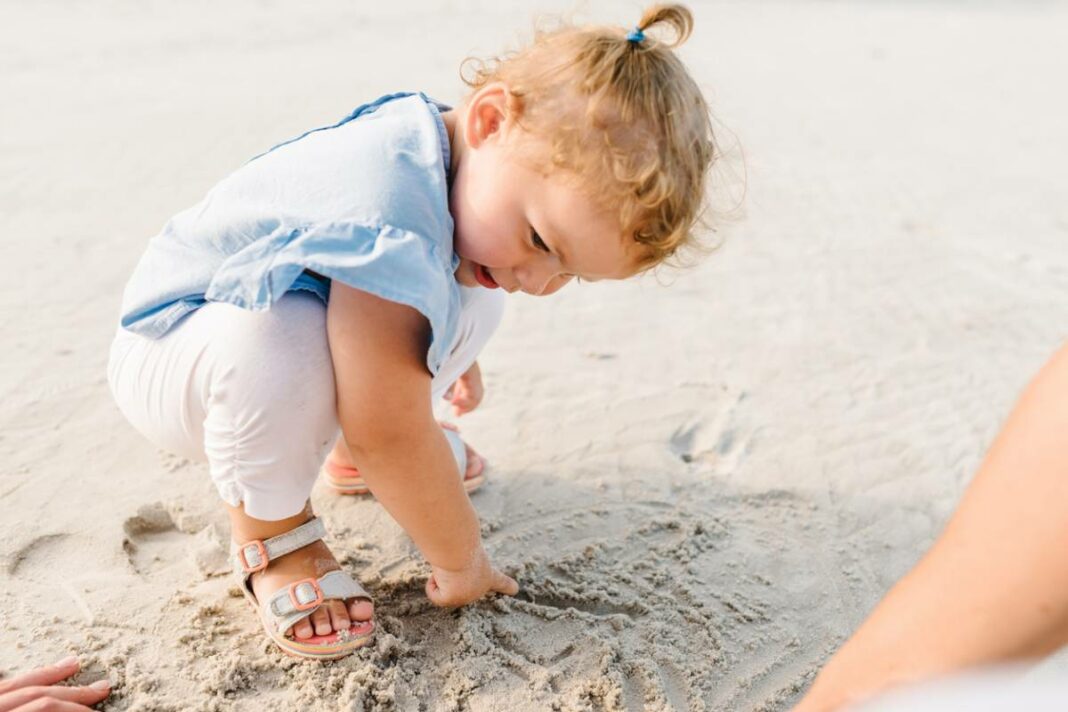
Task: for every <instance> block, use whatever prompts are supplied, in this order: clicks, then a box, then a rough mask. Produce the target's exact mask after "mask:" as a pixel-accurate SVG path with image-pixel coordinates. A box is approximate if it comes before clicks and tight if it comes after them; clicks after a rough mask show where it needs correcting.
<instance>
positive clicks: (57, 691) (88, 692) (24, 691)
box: [0, 680, 111, 712]
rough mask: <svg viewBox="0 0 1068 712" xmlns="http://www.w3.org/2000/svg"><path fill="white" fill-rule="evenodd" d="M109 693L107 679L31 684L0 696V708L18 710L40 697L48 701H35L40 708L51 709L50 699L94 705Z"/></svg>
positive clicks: (109, 687) (109, 685) (109, 686)
mask: <svg viewBox="0 0 1068 712" xmlns="http://www.w3.org/2000/svg"><path fill="white" fill-rule="evenodd" d="M109 694H111V684H110V683H109V682H108V681H107V680H100V681H98V682H94V683H93V684H91V685H85V686H82V687H65V686H58V685H32V686H29V687H21V689H19V690H15V691H14V692H10V693H7V694H6V695H4V696H3V697H0V710H4V712H6V710H18V709H19V708H20V707H21V706H23V705H29V703H30V702H33V701H34V700H40V699H47V700H49V703H43V702H37V705H40V706H41V707H42V709H51V708H50V707H49V705H50V703H51V702H52V701H64V702H74V703H76V705H84V706H89V705H96V703H97V702H99V701H100V700H103V699H104V698H105V697H107V696H108V695H109ZM9 706H10V707H9Z"/></svg>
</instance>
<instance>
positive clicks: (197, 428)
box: [108, 287, 503, 521]
mask: <svg viewBox="0 0 1068 712" xmlns="http://www.w3.org/2000/svg"><path fill="white" fill-rule="evenodd" d="M461 296H462V304H463V311H462V314H461V317H460V325H459V329H458V333H457V337H456V340H455V342H454V343H453V345H452V348H451V349H450V353H449V356H448V358H447V359H446V360H445V363H444V364H443V366H442V368H441V370H440V371H439V372H438V374H437V375H436V376H435V377H434V378H433V380H432V382H431V395H432V398H433V401H432V402H433V403H438V402H439V399H440V398H441V397H442V395H444V393H445V391H446V390H447V389H448V387H449V386H450V385H451V384H452V383H453V382H454V381H455V380H456V379H457V378H458V377H459V376H460V375H461V374H463V373H464V372H465V371H466V370H467V369H468V368H470V367H471V364H473V363H474V362H475V359H476V357H477V356H478V353H479V352H480V351H481V350H482V347H483V346H484V345H485V344H486V342H487V341H488V340H489V337H490V336H491V335H492V334H493V331H494V330H495V329H496V328H497V324H498V323H499V322H500V318H501V314H502V312H503V298H502V297H501V295H500V294H498V293H496V291H490V290H487V289H481V288H474V289H468V288H466V287H461ZM108 383H110V385H111V392H112V394H113V395H114V396H115V402H116V403H118V405H119V409H120V410H121V411H122V413H123V415H125V416H126V418H127V419H128V420H129V421H130V423H131V424H132V425H133V426H134V427H135V428H136V429H137V430H138V431H140V432H141V433H142V434H143V435H144V436H145V437H147V438H148V439H149V440H151V441H152V442H153V443H155V444H156V445H157V446H159V447H161V448H163V449H164V450H168V451H170V452H173V453H175V454H177V455H181V456H183V457H186V458H189V459H193V460H206V461H207V463H208V470H209V471H210V473H211V478H212V480H213V481H214V483H215V487H216V488H217V489H218V491H219V495H220V496H221V497H222V498H223V500H224V501H226V502H227V503H228V504H231V505H233V506H238V505H239V504H241V503H242V502H243V503H244V506H245V512H246V514H248V515H249V516H251V517H254V518H256V519H264V520H272V521H273V520H278V519H283V518H285V517H290V516H293V515H295V514H297V513H298V512H300V511H301V509H303V507H304V505H305V503H306V502H307V500H308V495H309V494H310V493H311V489H312V485H314V484H315V478H316V476H317V475H318V472H319V468H320V466H321V465H322V462H323V460H324V458H325V457H326V454H327V452H328V451H329V449H330V447H331V446H332V445H333V442H334V440H335V439H336V437H337V435H338V423H337V410H336V402H335V390H334V368H333V364H332V362H331V359H330V349H329V346H328V344H327V336H326V307H325V306H324V305H323V303H322V302H321V301H320V300H319V299H318V298H317V297H315V296H314V295H311V294H308V293H300V292H291V293H289V294H287V295H285V296H284V297H282V299H280V300H279V301H278V302H277V303H276V304H275V305H274V306H272V307H271V309H270V310H268V311H264V312H252V311H248V310H245V309H241V308H239V307H235V306H232V305H230V304H223V303H209V304H206V305H205V306H203V307H201V308H200V309H198V310H197V311H195V312H193V313H192V314H190V315H189V316H188V317H186V318H185V319H183V320H182V321H181V322H179V323H178V324H177V325H176V326H175V327H174V328H173V329H171V331H169V332H167V334H165V335H164V336H163V337H162V338H160V339H156V340H152V339H146V338H143V337H141V336H138V335H136V334H132V333H130V332H128V331H125V330H123V329H119V331H118V333H117V334H116V336H115V340H114V342H113V343H112V346H111V354H110V359H109V361H108Z"/></svg>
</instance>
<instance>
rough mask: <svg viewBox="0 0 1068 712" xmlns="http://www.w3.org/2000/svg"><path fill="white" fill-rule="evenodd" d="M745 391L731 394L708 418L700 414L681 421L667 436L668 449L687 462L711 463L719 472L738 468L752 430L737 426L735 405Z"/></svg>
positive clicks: (747, 446) (748, 445) (750, 438)
mask: <svg viewBox="0 0 1068 712" xmlns="http://www.w3.org/2000/svg"><path fill="white" fill-rule="evenodd" d="M745 396H746V394H745V391H741V392H739V393H737V394H735V395H733V396H732V397H731V398H730V399H729V400H728V401H727V402H726V403H725V404H724V405H723V406H722V407H721V408H720V410H719V412H718V413H716V414H715V415H713V416H712V417H711V418H705V417H699V418H695V419H694V420H691V421H690V422H688V423H686V424H684V425H680V426H679V427H678V428H676V429H675V432H674V433H672V435H671V437H670V438H669V439H668V450H669V451H670V452H671V453H672V454H673V455H674V456H675V457H677V458H678V459H679V460H681V461H682V462H684V463H686V464H688V465H689V464H694V463H696V464H701V463H704V464H706V465H711V466H712V468H713V469H714V470H715V471H716V472H717V473H718V474H727V473H730V472H733V471H734V470H735V469H737V467H738V465H739V464H740V463H741V461H742V458H743V457H745V455H746V453H748V451H749V447H750V444H751V440H752V437H753V433H752V432H747V431H746V430H745V429H743V428H742V427H740V425H739V422H738V417H737V412H738V406H739V405H741V404H742V402H744V400H745Z"/></svg>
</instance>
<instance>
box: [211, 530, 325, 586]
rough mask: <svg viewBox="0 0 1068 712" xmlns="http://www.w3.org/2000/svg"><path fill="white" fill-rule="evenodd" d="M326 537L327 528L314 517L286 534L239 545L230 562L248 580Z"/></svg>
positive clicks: (236, 571)
mask: <svg viewBox="0 0 1068 712" xmlns="http://www.w3.org/2000/svg"><path fill="white" fill-rule="evenodd" d="M325 536H326V526H325V525H324V524H323V520H322V519H319V518H318V517H313V518H311V519H309V520H308V521H306V522H304V523H303V524H301V525H300V526H299V527H297V528H296V529H291V530H289V531H287V532H285V533H284V534H279V535H278V536H273V537H271V538H270V539H266V540H262V541H261V540H259V539H254V540H253V541H249V542H246V543H244V544H240V545H238V547H237V551H236V552H235V553H234V555H233V556H232V557H231V559H230V561H231V564H232V565H233V567H234V573H236V574H237V575H238V577H240V578H242V579H247V578H248V577H249V576H251V575H252V574H254V573H256V572H257V571H263V570H264V569H266V568H267V565H268V564H269V563H271V562H272V561H274V560H275V559H277V558H280V557H282V556H285V555H286V554H290V553H292V552H294V551H296V550H297V549H301V548H304V547H305V546H307V545H308V544H312V543H314V542H317V541H319V540H320V539H322V538H323V537H325Z"/></svg>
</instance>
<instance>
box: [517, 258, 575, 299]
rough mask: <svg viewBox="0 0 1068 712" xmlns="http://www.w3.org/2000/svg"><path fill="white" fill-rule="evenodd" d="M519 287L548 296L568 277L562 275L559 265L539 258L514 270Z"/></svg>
mask: <svg viewBox="0 0 1068 712" xmlns="http://www.w3.org/2000/svg"><path fill="white" fill-rule="evenodd" d="M516 278H517V279H518V280H519V286H520V288H521V289H522V290H523V291H524V292H526V293H527V294H533V295H534V296H548V295H550V294H552V293H553V292H556V291H557V290H559V289H560V287H562V286H564V285H565V284H567V282H568V281H569V280H570V277H567V276H564V275H563V274H562V273H561V272H560V270H559V267H558V266H557V265H556V264H554V263H550V262H549V261H548V260H539V261H537V262H535V263H533V264H528V265H524V268H523V269H520V270H516Z"/></svg>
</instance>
